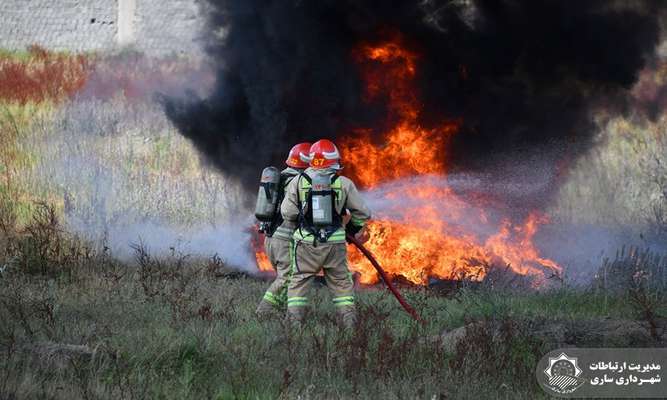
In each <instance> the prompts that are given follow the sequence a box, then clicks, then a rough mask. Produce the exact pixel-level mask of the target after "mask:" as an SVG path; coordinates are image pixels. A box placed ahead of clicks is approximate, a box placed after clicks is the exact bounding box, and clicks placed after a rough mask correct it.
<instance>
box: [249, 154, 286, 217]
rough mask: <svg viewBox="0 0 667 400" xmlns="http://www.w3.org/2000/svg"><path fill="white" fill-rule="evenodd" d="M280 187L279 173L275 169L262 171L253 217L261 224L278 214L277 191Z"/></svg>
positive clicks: (269, 168)
mask: <svg viewBox="0 0 667 400" xmlns="http://www.w3.org/2000/svg"><path fill="white" fill-rule="evenodd" d="M279 185H280V171H278V168H276V167H266V168H264V170H263V171H262V178H261V181H260V184H259V192H258V193H257V204H256V205H255V217H256V218H257V219H258V220H259V221H262V222H270V221H272V220H273V218H274V217H275V215H276V213H277V212H278V207H280V204H278V189H279Z"/></svg>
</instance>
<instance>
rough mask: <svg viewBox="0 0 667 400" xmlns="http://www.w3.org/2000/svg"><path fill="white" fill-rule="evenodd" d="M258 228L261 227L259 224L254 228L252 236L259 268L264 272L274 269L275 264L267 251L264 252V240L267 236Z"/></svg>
mask: <svg viewBox="0 0 667 400" xmlns="http://www.w3.org/2000/svg"><path fill="white" fill-rule="evenodd" d="M258 228H259V227H257V226H256V227H255V230H253V234H252V236H251V243H252V249H253V251H254V252H255V261H256V262H257V269H259V270H260V271H262V272H269V271H274V269H273V265H271V261H270V260H269V256H268V255H267V254H266V252H264V240H265V239H266V237H265V236H264V234H263V233H258V231H257V229H258Z"/></svg>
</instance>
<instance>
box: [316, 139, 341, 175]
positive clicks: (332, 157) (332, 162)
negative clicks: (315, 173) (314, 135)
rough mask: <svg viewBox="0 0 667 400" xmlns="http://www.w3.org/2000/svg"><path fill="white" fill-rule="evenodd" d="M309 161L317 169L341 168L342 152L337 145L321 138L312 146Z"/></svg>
mask: <svg viewBox="0 0 667 400" xmlns="http://www.w3.org/2000/svg"><path fill="white" fill-rule="evenodd" d="M309 153H310V154H309V155H308V161H309V162H310V166H311V167H312V168H315V169H323V168H330V167H334V168H340V153H339V152H338V148H337V147H336V145H335V144H334V143H333V142H332V141H331V140H327V139H320V140H318V141H317V142H315V143H314V144H313V145H312V146H310V152H309Z"/></svg>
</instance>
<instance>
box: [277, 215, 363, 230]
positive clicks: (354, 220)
mask: <svg viewBox="0 0 667 400" xmlns="http://www.w3.org/2000/svg"><path fill="white" fill-rule="evenodd" d="M350 222H351V223H352V225H356V226H364V225H366V220H365V219H359V218H354V217H352V218H351V219H350ZM279 229H280V228H279Z"/></svg>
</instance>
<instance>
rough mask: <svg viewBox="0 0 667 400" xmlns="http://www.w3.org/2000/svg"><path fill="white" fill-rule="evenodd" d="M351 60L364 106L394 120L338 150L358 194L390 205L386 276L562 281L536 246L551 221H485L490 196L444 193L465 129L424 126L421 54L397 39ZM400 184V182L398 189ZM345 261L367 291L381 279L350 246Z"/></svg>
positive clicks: (376, 237)
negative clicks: (505, 273) (504, 271)
mask: <svg viewBox="0 0 667 400" xmlns="http://www.w3.org/2000/svg"><path fill="white" fill-rule="evenodd" d="M354 57H355V59H356V61H357V63H358V64H359V65H360V67H361V71H362V76H363V78H364V80H365V82H366V83H367V84H366V92H365V97H366V99H367V100H368V101H373V100H377V99H380V97H381V96H382V97H381V99H385V100H386V102H387V106H388V110H389V113H388V117H387V121H386V124H384V125H385V126H390V128H389V129H387V130H386V132H381V134H380V135H378V134H377V132H374V131H373V130H372V129H366V128H364V129H357V130H355V131H354V132H352V133H351V134H349V135H347V136H346V137H345V138H344V140H342V141H340V143H339V147H340V150H341V152H342V156H343V163H344V165H345V174H346V175H348V176H349V177H351V178H352V179H353V180H354V181H355V182H356V183H357V184H359V185H360V187H362V188H364V189H367V190H369V191H371V192H373V191H379V193H380V197H381V201H383V204H385V206H384V207H383V208H382V210H381V211H380V212H378V213H377V215H374V217H373V220H372V221H371V222H370V223H369V226H368V229H369V231H370V235H371V237H370V240H369V241H368V243H366V246H367V247H368V249H369V250H370V251H371V252H372V253H373V254H375V256H376V257H377V259H378V261H379V262H380V264H381V265H382V266H383V267H384V268H385V270H386V271H387V273H388V274H390V275H393V276H402V277H403V278H404V279H406V280H408V281H410V282H413V283H415V284H426V283H427V282H428V278H429V277H437V278H441V279H470V280H482V279H483V278H484V277H485V275H486V273H487V271H488V268H489V266H491V265H502V266H508V267H509V268H511V269H512V270H513V271H514V272H516V273H518V274H522V275H532V276H535V277H536V278H538V279H537V280H538V281H539V280H540V278H544V272H545V271H546V270H551V271H553V272H555V273H559V272H560V270H561V268H560V266H559V265H558V264H557V263H555V262H554V261H552V260H549V259H547V258H543V257H541V256H540V254H539V251H538V250H537V249H536V248H535V246H534V244H533V237H534V236H535V234H536V233H537V230H538V228H539V225H540V224H543V223H546V222H547V220H546V218H544V217H543V216H541V215H540V214H539V213H530V214H529V216H528V217H527V218H526V219H525V220H524V221H523V222H522V223H521V224H514V223H512V221H511V220H510V219H509V218H501V219H500V220H498V218H489V216H488V215H487V213H486V211H485V203H484V202H485V199H484V196H478V198H474V199H472V200H471V199H468V198H466V199H463V198H460V197H459V196H458V195H457V194H456V192H455V191H454V190H453V189H452V188H451V187H449V186H448V185H447V183H446V177H447V172H448V168H447V166H448V165H447V162H448V154H447V149H448V147H449V146H448V145H449V143H450V140H451V138H452V137H453V135H455V134H456V133H457V132H458V130H459V127H460V125H461V121H460V120H447V121H443V122H442V123H441V124H439V125H438V126H436V127H429V128H426V127H423V126H421V125H420V123H419V116H420V109H421V107H420V101H419V97H418V93H417V91H416V90H415V78H416V75H417V73H418V68H417V63H418V60H419V56H418V55H417V54H415V53H413V52H411V51H409V50H408V49H406V48H405V46H403V45H402V43H401V40H400V38H398V39H396V40H393V41H389V42H386V43H382V44H380V45H370V44H364V45H362V46H360V47H359V48H358V49H357V50H356V51H355V52H354ZM378 137H379V138H380V140H378ZM429 177H430V180H429ZM395 182H401V183H402V184H401V185H399V186H398V187H396V188H394V189H392V187H393V186H391V184H392V183H395ZM443 182H445V183H444V184H443ZM376 211H377V210H376ZM472 227H475V228H476V229H472ZM480 232H484V234H482V233H480ZM349 257H350V268H351V269H352V270H353V271H355V272H358V273H360V275H361V277H360V281H361V283H364V284H372V283H375V282H377V281H378V279H379V277H378V275H377V273H376V271H375V269H374V268H373V267H372V265H371V264H370V263H369V262H368V261H367V260H366V259H365V258H364V256H363V255H362V254H361V253H359V252H358V251H356V250H353V249H352V248H351V247H350V252H349ZM257 260H258V265H260V269H262V270H265V269H270V265H269V263H268V260H267V258H266V255H264V254H263V253H259V252H258V253H257ZM267 265H268V267H267Z"/></svg>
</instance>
